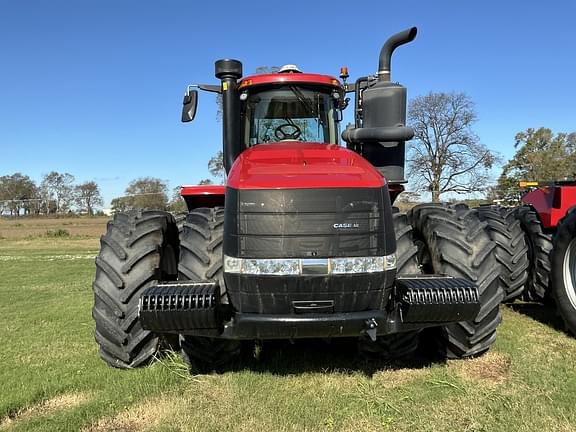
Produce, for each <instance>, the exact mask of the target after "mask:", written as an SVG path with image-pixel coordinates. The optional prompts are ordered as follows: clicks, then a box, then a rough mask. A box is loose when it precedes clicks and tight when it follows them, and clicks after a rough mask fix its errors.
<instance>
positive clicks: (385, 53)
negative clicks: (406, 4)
mask: <svg viewBox="0 0 576 432" xmlns="http://www.w3.org/2000/svg"><path fill="white" fill-rule="evenodd" d="M416 33H418V29H417V28H416V27H412V28H409V29H407V30H404V31H401V32H400V33H396V34H395V35H392V36H390V38H388V40H387V41H386V43H384V46H383V47H382V50H381V51H380V60H379V62H378V80H379V81H390V79H391V76H390V63H391V62H392V53H393V52H394V50H395V49H396V48H398V47H399V46H400V45H404V44H407V43H408V42H412V41H413V40H414V38H415V37H416Z"/></svg>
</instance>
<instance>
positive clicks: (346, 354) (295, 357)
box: [215, 338, 445, 377]
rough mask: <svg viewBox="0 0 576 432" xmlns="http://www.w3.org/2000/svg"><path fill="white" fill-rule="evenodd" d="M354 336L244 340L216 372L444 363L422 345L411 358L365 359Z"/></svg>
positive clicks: (370, 369)
mask: <svg viewBox="0 0 576 432" xmlns="http://www.w3.org/2000/svg"><path fill="white" fill-rule="evenodd" d="M357 343H358V341H357V339H355V338H335V339H331V340H324V339H299V340H296V341H294V343H291V342H290V341H287V340H267V341H263V342H262V343H261V344H259V345H256V347H255V346H254V345H253V344H251V343H246V346H245V349H244V353H243V355H242V356H241V358H240V359H238V360H237V361H235V362H234V363H233V364H231V365H229V366H227V367H225V368H223V369H220V370H217V371H215V372H216V373H225V372H232V371H242V370H249V371H253V372H262V373H271V374H274V375H294V374H296V375H298V374H305V373H314V372H319V373H339V374H354V373H358V372H360V373H362V374H364V375H365V376H367V377H372V376H373V375H374V374H375V373H376V372H378V371H382V370H400V369H422V368H426V367H429V366H430V365H432V364H441V363H445V359H443V358H442V357H440V356H439V355H437V354H433V353H434V352H435V351H434V349H431V347H428V346H425V345H426V344H422V346H421V347H420V348H419V349H418V350H417V351H416V353H414V354H413V355H411V356H410V357H407V358H402V359H395V360H382V359H367V358H365V357H363V356H362V355H361V354H360V353H359V352H358V347H357Z"/></svg>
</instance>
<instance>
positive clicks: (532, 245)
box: [516, 206, 552, 302]
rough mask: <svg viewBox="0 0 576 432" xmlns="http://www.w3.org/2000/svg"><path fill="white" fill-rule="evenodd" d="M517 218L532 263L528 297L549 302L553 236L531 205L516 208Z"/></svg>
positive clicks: (527, 284)
mask: <svg viewBox="0 0 576 432" xmlns="http://www.w3.org/2000/svg"><path fill="white" fill-rule="evenodd" d="M516 218H517V219H518V220H519V221H520V226H521V227H522V230H523V231H524V235H525V238H526V243H527V245H528V260H529V263H530V266H529V271H528V281H527V282H526V286H527V290H526V294H527V298H528V299H529V300H536V301H540V302H547V301H548V300H549V297H550V290H549V283H550V252H551V251H552V236H551V235H550V234H546V233H545V232H544V229H543V227H542V223H541V222H540V219H539V218H538V214H537V213H536V212H535V211H534V210H533V209H532V207H530V206H522V207H519V208H518V209H517V210H516Z"/></svg>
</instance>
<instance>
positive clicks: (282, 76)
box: [239, 72, 342, 89]
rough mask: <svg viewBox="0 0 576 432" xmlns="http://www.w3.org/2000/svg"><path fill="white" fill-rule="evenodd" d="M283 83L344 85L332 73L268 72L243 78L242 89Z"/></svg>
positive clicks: (335, 86)
mask: <svg viewBox="0 0 576 432" xmlns="http://www.w3.org/2000/svg"><path fill="white" fill-rule="evenodd" d="M282 83H294V84H297V83H302V84H316V85H325V86H329V87H334V88H340V87H342V84H340V81H338V80H337V79H336V78H334V77H333V76H330V75H320V74H311V73H278V72H276V73H267V74H261V75H251V76H247V77H244V78H242V80H241V81H240V85H239V87H240V89H244V88H248V87H252V86H258V85H267V84H268V85H269V84H282Z"/></svg>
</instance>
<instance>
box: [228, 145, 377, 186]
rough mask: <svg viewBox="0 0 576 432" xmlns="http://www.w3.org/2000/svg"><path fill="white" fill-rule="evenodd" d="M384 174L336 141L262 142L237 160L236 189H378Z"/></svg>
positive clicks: (232, 181)
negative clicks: (327, 142) (334, 142)
mask: <svg viewBox="0 0 576 432" xmlns="http://www.w3.org/2000/svg"><path fill="white" fill-rule="evenodd" d="M384 184H385V180H384V177H383V176H382V174H380V173H379V172H378V171H377V170H376V169H375V168H374V167H373V166H372V165H371V164H370V163H369V162H368V161H366V159H364V158H362V157H361V156H360V155H358V154H357V153H354V152H353V151H351V150H348V149H345V148H343V147H339V146H337V145H335V144H322V143H302V142H298V141H290V142H281V143H273V144H259V145H257V146H255V147H252V148H250V149H248V150H246V151H245V152H244V153H242V154H241V155H240V157H238V159H236V162H234V165H232V168H231V170H230V173H229V174H228V182H227V185H228V186H230V187H233V188H234V189H311V188H376V187H382V186H384Z"/></svg>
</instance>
